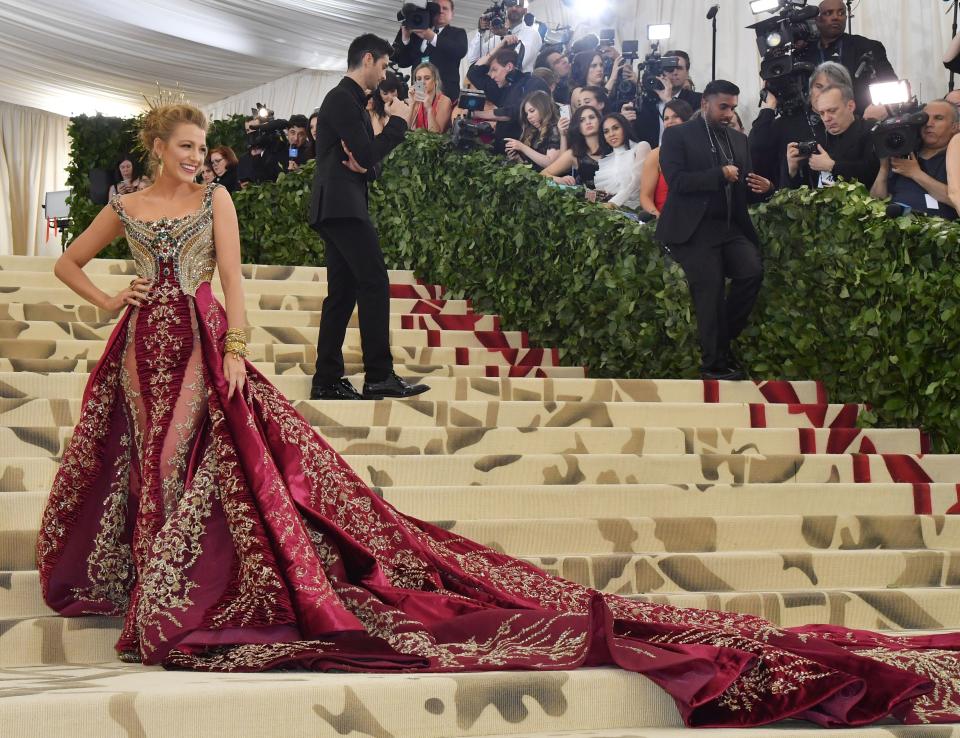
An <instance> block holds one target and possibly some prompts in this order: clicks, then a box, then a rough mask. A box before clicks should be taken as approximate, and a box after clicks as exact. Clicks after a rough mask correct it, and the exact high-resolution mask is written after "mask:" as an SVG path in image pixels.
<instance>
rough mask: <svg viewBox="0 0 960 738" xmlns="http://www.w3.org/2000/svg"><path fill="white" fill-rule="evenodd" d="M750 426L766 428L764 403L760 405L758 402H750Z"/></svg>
mask: <svg viewBox="0 0 960 738" xmlns="http://www.w3.org/2000/svg"><path fill="white" fill-rule="evenodd" d="M750 427H751V428H766V427H767V407H766V405H761V404H760V403H751V405H750Z"/></svg>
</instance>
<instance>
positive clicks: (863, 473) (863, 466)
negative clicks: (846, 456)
mask: <svg viewBox="0 0 960 738" xmlns="http://www.w3.org/2000/svg"><path fill="white" fill-rule="evenodd" d="M853 481H854V482H862V483H867V482H869V481H870V457H869V456H864V455H863V454H853Z"/></svg>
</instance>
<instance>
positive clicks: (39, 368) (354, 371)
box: [0, 357, 586, 387]
mask: <svg viewBox="0 0 960 738" xmlns="http://www.w3.org/2000/svg"><path fill="white" fill-rule="evenodd" d="M351 358H356V357H351ZM99 361H100V360H99V358H78V359H32V358H31V359H11V358H4V357H0V371H3V372H39V373H61V372H62V373H71V372H79V373H84V374H88V373H89V372H91V371H93V370H94V369H95V368H96V366H97V363H98V362H99ZM251 363H252V364H253V366H254V368H255V369H256V370H257V371H259V372H260V373H261V374H265V375H268V376H277V375H284V376H291V377H301V376H302V377H313V370H314V364H313V362H312V361H311V362H304V361H270V362H265V361H254V362H251ZM393 368H394V371H396V372H397V374H399V375H400V376H401V377H404V378H406V379H411V378H414V379H416V378H420V377H490V378H493V377H539V378H541V379H583V378H584V377H585V376H586V372H585V370H584V369H583V367H579V366H510V365H500V366H494V365H486V366H484V365H481V364H474V365H470V364H460V365H456V364H415V363H412V362H411V363H409V364H407V363H397V362H394V365H393ZM345 369H346V376H348V377H352V378H353V382H354V384H356V385H357V386H358V387H359V386H362V385H363V378H364V370H363V364H361V363H357V362H353V363H351V362H346V363H345Z"/></svg>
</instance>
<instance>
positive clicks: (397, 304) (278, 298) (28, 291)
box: [0, 272, 473, 315]
mask: <svg viewBox="0 0 960 738" xmlns="http://www.w3.org/2000/svg"><path fill="white" fill-rule="evenodd" d="M0 274H2V272H0ZM125 280H126V281H125V282H124V283H123V285H122V286H123V287H126V286H127V285H128V284H129V281H130V280H129V278H128V277H125ZM303 284H307V283H303ZM245 285H246V283H245ZM284 285H285V283H283V282H278V283H277V285H276V286H275V287H274V289H275V292H272V293H269V294H264V293H256V292H245V293H244V306H245V307H247V308H248V309H253V310H302V311H312V312H319V311H320V309H321V308H322V307H323V299H324V297H325V296H326V292H325V291H321V287H320V286H319V285H312V286H310V287H309V289H308V290H307V291H306V294H296V293H295V292H290V291H288V289H287V287H286V286H284ZM213 294H214V297H216V299H217V300H218V301H219V302H220V304H223V293H222V292H221V291H220V290H219V288H216V286H215V289H214V292H213ZM3 303H9V304H31V305H35V304H46V303H49V304H51V305H76V306H87V305H88V303H87V302H85V301H84V300H83V299H82V298H81V297H78V296H77V294H76V293H75V292H73V291H72V290H70V289H69V288H67V287H3V288H0V304H3ZM390 312H391V313H400V314H410V315H419V314H436V313H440V314H444V315H465V314H468V313H472V312H473V309H472V307H471V305H470V301H469V300H447V299H429V298H419V297H393V296H391V298H390Z"/></svg>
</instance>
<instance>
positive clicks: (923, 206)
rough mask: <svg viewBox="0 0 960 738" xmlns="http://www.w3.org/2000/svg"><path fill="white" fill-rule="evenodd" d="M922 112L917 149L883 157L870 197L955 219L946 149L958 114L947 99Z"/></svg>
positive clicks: (928, 104)
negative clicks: (904, 153) (914, 152)
mask: <svg viewBox="0 0 960 738" xmlns="http://www.w3.org/2000/svg"><path fill="white" fill-rule="evenodd" d="M923 112H924V113H926V114H927V122H926V124H925V125H924V126H923V129H922V131H921V141H922V144H921V147H920V150H919V151H918V152H917V153H916V154H908V155H907V156H905V157H886V158H884V159H883V160H882V161H881V162H880V173H879V174H877V179H876V181H874V183H873V187H872V188H871V189H870V194H871V195H872V196H873V197H876V198H880V199H882V198H885V197H889V198H890V200H891V203H893V204H897V205H902V206H905V208H909V209H910V210H913V211H914V212H918V213H926V214H927V215H939V216H941V217H942V218H946V219H947V220H956V218H957V211H956V210H954V208H953V207H952V203H951V201H950V195H949V193H948V191H947V146H949V145H950V141H951V140H952V139H953V137H954V135H956V133H957V130H958V123H960V114H958V113H957V109H956V108H955V107H953V105H951V104H950V103H948V102H947V101H946V100H933V101H931V102H929V103H927V104H926V105H925V106H924V108H923Z"/></svg>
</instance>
